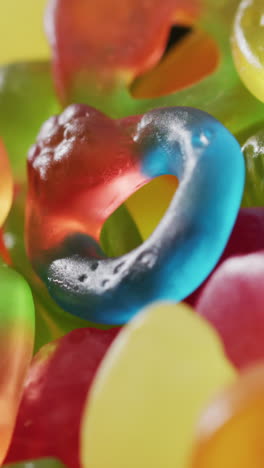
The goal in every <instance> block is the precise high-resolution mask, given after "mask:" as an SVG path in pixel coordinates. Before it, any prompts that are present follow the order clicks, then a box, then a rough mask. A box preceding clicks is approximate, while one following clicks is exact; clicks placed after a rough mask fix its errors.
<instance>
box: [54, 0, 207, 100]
mask: <svg viewBox="0 0 264 468" xmlns="http://www.w3.org/2000/svg"><path fill="white" fill-rule="evenodd" d="M198 11H199V10H198V0H192V1H188V2H186V1H185V0H163V1H162V2H160V0H150V1H149V0H147V1H146V0H123V1H122V2H120V0H98V1H96V2H87V1H84V0H74V1H67V2H65V1H64V0H50V2H49V6H48V10H47V15H46V31H47V35H48V38H49V42H50V44H51V47H52V50H53V68H54V72H55V81H56V84H57V89H58V91H59V94H60V95H61V97H62V98H63V99H64V100H65V96H66V95H69V94H70V95H71V94H72V91H73V90H74V88H75V90H76V88H78V83H79V86H80V82H81V83H82V82H86V84H88V85H89V84H90V86H91V85H92V88H91V89H92V91H93V93H94V92H96V90H97V92H99V93H100V92H101V90H102V89H101V88H102V87H104V86H105V87H106V88H109V87H110V88H111V87H112V86H113V85H114V83H115V82H117V81H119V80H120V81H122V80H125V81H128V80H129V79H131V78H130V77H131V76H135V75H137V74H139V73H141V72H143V71H144V70H146V69H148V68H149V67H151V66H152V65H153V64H155V63H157V61H158V60H159V58H160V57H161V55H162V52H163V51H164V48H165V46H166V40H167V36H168V33H169V30H170V27H171V25H172V24H173V23H175V22H178V23H186V22H187V23H188V22H191V21H192V20H193V18H194V17H196V16H197V13H198ZM109 18H111V21H109ZM73 94H74V91H73Z"/></svg>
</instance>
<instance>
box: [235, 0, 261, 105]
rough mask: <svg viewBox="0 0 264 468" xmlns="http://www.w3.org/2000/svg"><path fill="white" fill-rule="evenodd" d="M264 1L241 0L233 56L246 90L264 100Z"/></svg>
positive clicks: (237, 15)
mask: <svg viewBox="0 0 264 468" xmlns="http://www.w3.org/2000/svg"><path fill="white" fill-rule="evenodd" d="M263 18H264V4H263V2H262V0H242V1H241V2H240V4H239V7H238V10H237V13H236V16H235V20H234V28H233V37H232V49H233V57H234V61H235V64H236V68H237V71H238V73H239V76H240V78H241V80H242V82H243V83H244V85H245V86H246V87H247V88H248V89H249V91H250V92H251V93H252V94H253V95H254V96H256V97H257V98H258V99H260V100H261V101H262V102H263V101H264V51H263V41H264V32H263V26H264V20H263Z"/></svg>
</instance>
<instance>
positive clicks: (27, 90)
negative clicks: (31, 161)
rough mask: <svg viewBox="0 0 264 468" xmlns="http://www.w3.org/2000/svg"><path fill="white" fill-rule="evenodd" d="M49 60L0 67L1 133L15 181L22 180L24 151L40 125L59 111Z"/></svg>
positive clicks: (23, 177) (24, 174) (24, 166)
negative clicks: (47, 61) (46, 61)
mask: <svg viewBox="0 0 264 468" xmlns="http://www.w3.org/2000/svg"><path fill="white" fill-rule="evenodd" d="M59 109H60V107H59V104H58V102H57V99H56V96H55V93H54V90H53V86H52V80H51V74H50V65H49V64H48V63H38V62H34V63H19V64H13V65H8V66H2V67H0V136H1V138H3V141H4V143H5V146H6V148H7V151H8V156H9V158H10V163H11V166H12V170H13V174H14V178H15V180H16V182H24V181H25V176H26V171H25V169H26V165H25V161H26V154H27V151H28V148H29V147H30V145H31V144H32V142H33V141H34V139H35V138H36V135H37V132H38V129H39V127H40V125H41V124H42V123H43V121H44V120H46V119H47V118H48V117H50V115H52V114H54V113H56V112H59Z"/></svg>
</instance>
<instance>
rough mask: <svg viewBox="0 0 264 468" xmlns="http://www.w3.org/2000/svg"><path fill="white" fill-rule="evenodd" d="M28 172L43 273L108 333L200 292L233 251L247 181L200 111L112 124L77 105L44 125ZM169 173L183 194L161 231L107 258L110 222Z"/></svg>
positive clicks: (224, 139)
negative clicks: (151, 308) (104, 234)
mask: <svg viewBox="0 0 264 468" xmlns="http://www.w3.org/2000/svg"><path fill="white" fill-rule="evenodd" d="M106 143H107V150H108V152H107V158H105V151H104V147H105V145H106ZM28 169H29V194H28V205H27V231H26V234H27V250H28V254H29V257H30V259H31V261H32V263H33V266H34V268H35V270H36V271H37V273H38V274H39V276H40V277H41V278H42V279H43V280H44V282H45V283H46V285H47V286H48V289H49V291H50V294H51V295H52V297H53V298H54V299H55V300H56V301H57V302H58V303H59V304H60V305H61V306H62V307H63V308H65V309H66V310H68V311H70V312H71V313H73V314H76V315H79V316H80V317H82V318H86V319H90V320H93V321H96V322H104V323H122V322H125V321H127V320H128V319H129V318H130V317H131V316H132V315H133V314H134V313H136V312H137V311H138V310H139V309H140V308H141V307H142V306H144V305H145V304H148V303H150V302H152V301H154V300H155V299H173V300H181V299H183V298H184V297H186V296H187V295H188V294H190V293H191V292H192V291H193V290H194V289H195V288H196V287H197V286H199V284H200V283H201V282H202V281H203V280H204V279H205V277H206V276H207V275H208V274H209V273H210V271H211V270H212V268H213V267H214V265H215V263H216V262H217V260H218V258H219V256H220V255H221V253H222V251H223V249H224V246H225V243H226V240H227V238H228V236H229V234H230V231H231V229H232V227H233V223H234V221H235V218H236V215H237V211H238V208H239V204H240V200H241V195H242V190H243V183H244V161H243V158H242V155H241V151H240V148H239V145H238V143H237V142H236V140H235V139H234V138H233V136H232V135H231V134H230V133H229V132H228V131H227V130H226V129H225V128H224V127H223V126H222V125H221V124H220V123H219V122H217V121H216V120H215V119H214V118H212V117H211V116H209V115H208V114H206V113H204V112H201V111H199V110H197V109H192V108H168V109H157V110H155V111H152V112H149V113H147V114H145V115H144V116H142V117H141V116H137V117H130V118H129V119H124V120H121V121H117V122H114V121H112V120H111V119H109V118H107V117H106V116H104V115H103V114H101V113H100V112H98V111H96V110H95V109H92V108H88V107H86V106H81V105H79V106H72V107H69V108H68V109H67V110H66V111H65V112H64V113H63V114H62V115H61V116H59V117H54V118H53V119H51V120H50V121H48V122H47V123H46V124H45V125H44V126H43V128H42V130H41V132H40V135H39V138H38V140H37V144H36V145H35V146H33V148H32V149H31V151H30V153H29V158H28ZM223 173H224V174H225V177H221V175H222V174H223ZM162 174H172V175H174V176H176V177H177V178H178V179H179V181H180V184H179V188H178V190H177V191H176V194H175V196H174V198H173V200H172V202H171V204H170V206H169V208H168V210H167V212H166V214H165V215H164V217H163V219H162V221H161V222H160V224H159V226H158V227H157V229H156V230H155V231H154V233H153V234H152V235H151V236H150V237H149V238H148V239H147V240H146V241H145V242H144V243H143V244H142V245H140V246H139V247H137V248H135V249H134V250H132V251H131V252H129V253H128V254H125V255H123V256H120V257H118V258H107V257H105V255H104V254H103V252H102V250H101V248H100V246H99V244H98V243H97V242H98V239H99V236H100V230H101V228H102V224H103V222H104V221H105V219H107V217H108V216H109V215H110V214H111V212H112V211H113V210H114V209H115V208H116V207H117V206H119V205H120V204H121V203H122V202H124V201H125V199H126V198H127V197H128V196H129V195H130V194H131V193H133V192H134V191H135V190H136V189H137V188H139V187H140V186H141V185H143V184H144V183H146V182H147V181H148V180H150V179H151V178H154V177H158V176H160V175H162ZM234 174H235V177H234ZM63 188H64V189H63ZM190 252H191V253H190Z"/></svg>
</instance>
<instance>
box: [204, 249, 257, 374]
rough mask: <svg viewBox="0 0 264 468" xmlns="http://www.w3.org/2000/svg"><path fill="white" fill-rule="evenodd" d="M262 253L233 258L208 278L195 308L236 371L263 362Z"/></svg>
mask: <svg viewBox="0 0 264 468" xmlns="http://www.w3.org/2000/svg"><path fill="white" fill-rule="evenodd" d="M263 278H264V253H263V251H262V252H258V253H255V254H250V255H245V256H241V257H233V258H230V259H228V260H226V261H225V262H224V263H223V264H222V265H221V266H220V267H219V268H218V269H217V270H216V271H215V273H214V274H213V275H212V277H211V278H210V280H209V281H208V283H207V285H206V287H205V288H204V290H203V292H202V294H201V295H200V297H199V300H198V303H197V304H196V309H197V311H198V313H199V314H200V315H202V316H203V317H204V318H206V319H207V320H208V321H209V322H210V323H211V324H212V325H213V326H214V327H215V328H216V330H217V331H218V333H219V335H220V336H221V339H222V341H223V343H224V346H225V350H226V353H227V355H228V357H229V359H230V360H231V361H232V363H233V364H234V365H235V366H236V367H238V368H239V369H241V368H243V367H246V366H248V365H250V364H254V363H255V362H256V361H259V360H264V292H263Z"/></svg>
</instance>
